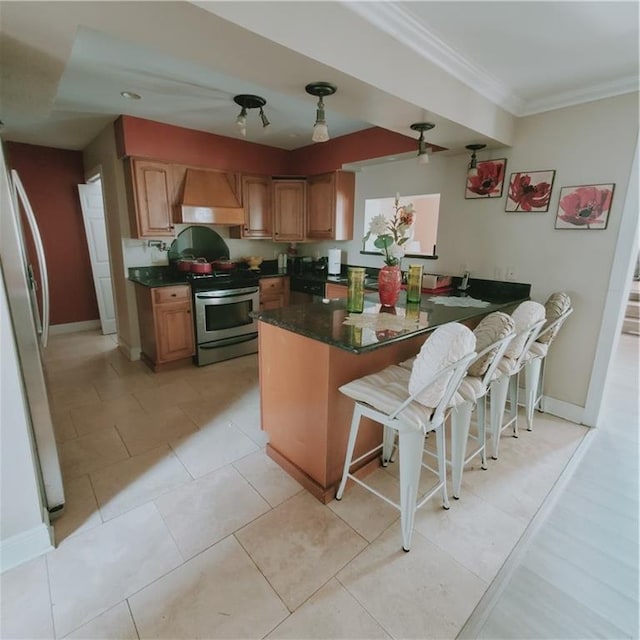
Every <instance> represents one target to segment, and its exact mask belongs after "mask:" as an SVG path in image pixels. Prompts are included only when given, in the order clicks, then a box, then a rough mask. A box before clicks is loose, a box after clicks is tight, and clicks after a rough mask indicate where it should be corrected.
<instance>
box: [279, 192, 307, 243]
mask: <svg viewBox="0 0 640 640" xmlns="http://www.w3.org/2000/svg"><path fill="white" fill-rule="evenodd" d="M306 199H307V185H306V181H305V180H274V181H273V239H274V240H275V241H276V242H298V241H301V240H304V238H305V235H304V233H305V211H306Z"/></svg>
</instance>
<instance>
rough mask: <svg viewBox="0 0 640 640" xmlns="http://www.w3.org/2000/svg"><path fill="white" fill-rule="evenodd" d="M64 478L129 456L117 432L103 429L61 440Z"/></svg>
mask: <svg viewBox="0 0 640 640" xmlns="http://www.w3.org/2000/svg"><path fill="white" fill-rule="evenodd" d="M58 452H59V454H60V464H61V467H62V472H63V475H64V478H65V480H66V479H71V478H77V477H78V476H82V475H85V474H86V473H90V472H91V471H97V470H98V469H100V468H102V467H105V466H107V465H108V464H112V463H113V462H118V460H124V459H125V458H128V457H129V453H128V452H127V449H126V447H125V446H124V444H123V442H122V440H121V439H120V436H119V435H118V432H117V431H116V430H115V429H114V428H111V429H103V430H101V431H96V432H95V433H89V434H87V435H86V436H81V437H79V438H75V440H69V441H68V442H63V443H62V444H61V445H60V446H59V447H58Z"/></svg>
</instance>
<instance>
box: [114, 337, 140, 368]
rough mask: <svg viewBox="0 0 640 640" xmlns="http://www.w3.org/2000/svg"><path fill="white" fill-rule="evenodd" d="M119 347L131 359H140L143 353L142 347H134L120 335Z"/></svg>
mask: <svg viewBox="0 0 640 640" xmlns="http://www.w3.org/2000/svg"><path fill="white" fill-rule="evenodd" d="M118 349H120V351H121V352H122V353H123V354H124V356H125V357H126V358H128V359H129V360H131V361H132V362H133V361H134V360H140V354H141V353H142V349H141V348H140V347H132V346H130V345H128V344H127V343H126V342H125V341H124V340H122V338H120V336H118Z"/></svg>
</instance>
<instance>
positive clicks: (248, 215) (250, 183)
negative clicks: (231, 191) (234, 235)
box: [242, 176, 273, 239]
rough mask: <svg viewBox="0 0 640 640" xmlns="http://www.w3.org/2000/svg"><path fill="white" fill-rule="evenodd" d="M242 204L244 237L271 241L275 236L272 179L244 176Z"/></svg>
mask: <svg viewBox="0 0 640 640" xmlns="http://www.w3.org/2000/svg"><path fill="white" fill-rule="evenodd" d="M242 204H243V205H244V226H243V227H242V237H243V238H269V239H271V237H272V236H273V216H272V214H271V204H272V193H271V178H270V177H269V176H242Z"/></svg>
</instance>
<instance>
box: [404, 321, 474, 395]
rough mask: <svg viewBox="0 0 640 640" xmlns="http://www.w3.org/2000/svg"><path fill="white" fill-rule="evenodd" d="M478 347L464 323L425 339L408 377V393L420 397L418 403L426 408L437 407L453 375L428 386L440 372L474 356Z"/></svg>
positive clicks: (438, 330)
mask: <svg viewBox="0 0 640 640" xmlns="http://www.w3.org/2000/svg"><path fill="white" fill-rule="evenodd" d="M475 346H476V337H475V336H474V335H473V332H472V331H471V330H470V329H469V328H468V327H465V326H464V325H463V324H460V323H458V322H450V323H449V324H445V325H442V326H441V327H438V329H437V330H436V331H434V332H433V333H432V334H431V336H430V337H429V338H428V339H427V340H425V342H424V344H423V345H422V348H421V349H420V352H419V353H418V356H417V357H416V360H415V362H414V363H413V367H412V368H411V377H410V378H409V393H410V394H411V395H413V394H418V395H417V396H416V400H418V401H419V402H420V403H421V404H423V405H425V406H427V407H436V406H437V405H438V403H439V402H440V400H441V399H442V396H443V395H444V392H445V390H446V388H447V384H448V383H449V380H450V378H451V376H452V375H453V374H452V373H449V374H448V375H444V376H441V377H440V379H438V380H436V381H435V382H434V383H433V384H429V382H430V381H431V380H432V379H433V377H434V376H435V375H436V374H437V373H438V372H439V371H441V370H442V369H445V368H446V367H448V366H449V365H452V364H453V363H454V362H457V361H458V360H460V359H461V358H463V357H464V356H466V355H467V354H469V353H472V352H473V351H474V350H475ZM399 368H402V367H399ZM427 385H429V386H427ZM425 387H426V388H425ZM421 389H423V391H422V392H420V390H421Z"/></svg>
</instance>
